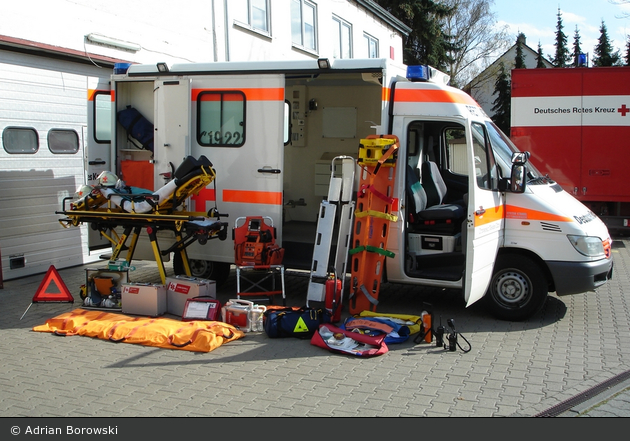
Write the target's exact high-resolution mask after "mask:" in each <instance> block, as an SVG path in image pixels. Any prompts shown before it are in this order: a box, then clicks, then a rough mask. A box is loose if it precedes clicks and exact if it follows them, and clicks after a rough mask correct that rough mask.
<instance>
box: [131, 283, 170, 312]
mask: <svg viewBox="0 0 630 441" xmlns="http://www.w3.org/2000/svg"><path fill="white" fill-rule="evenodd" d="M120 303H121V306H122V312H123V314H133V315H146V316H149V317H157V316H159V315H163V314H164V313H165V312H166V286H164V285H158V284H151V283H124V284H123V286H122V294H121V299H120Z"/></svg>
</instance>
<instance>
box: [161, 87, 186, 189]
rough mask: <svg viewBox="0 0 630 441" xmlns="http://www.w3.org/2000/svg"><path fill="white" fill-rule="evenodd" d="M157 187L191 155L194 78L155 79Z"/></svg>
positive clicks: (165, 181)
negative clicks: (192, 88) (191, 97)
mask: <svg viewBox="0 0 630 441" xmlns="http://www.w3.org/2000/svg"><path fill="white" fill-rule="evenodd" d="M154 93H155V102H156V105H155V113H154V121H155V138H154V153H153V155H154V164H155V169H154V176H153V178H154V187H153V188H154V189H156V190H157V189H159V188H161V187H162V186H163V185H165V184H166V183H167V182H168V181H170V179H171V175H172V174H173V172H174V171H175V169H176V168H177V167H178V166H179V165H180V164H181V163H182V162H183V160H184V159H185V158H186V157H187V156H188V155H190V140H189V133H190V79H189V78H187V77H181V78H175V79H158V80H156V81H155V86H154Z"/></svg>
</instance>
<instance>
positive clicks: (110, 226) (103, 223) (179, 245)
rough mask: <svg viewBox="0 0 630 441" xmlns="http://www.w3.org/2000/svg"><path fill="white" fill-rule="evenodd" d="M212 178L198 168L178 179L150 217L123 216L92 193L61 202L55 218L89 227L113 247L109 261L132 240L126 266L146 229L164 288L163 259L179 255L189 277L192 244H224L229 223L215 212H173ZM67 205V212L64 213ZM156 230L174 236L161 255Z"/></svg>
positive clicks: (205, 168) (66, 224) (209, 171)
mask: <svg viewBox="0 0 630 441" xmlns="http://www.w3.org/2000/svg"><path fill="white" fill-rule="evenodd" d="M215 176H216V175H215V172H214V170H213V169H212V167H211V166H208V165H202V166H200V167H199V169H197V170H196V171H195V173H194V174H192V175H189V176H186V177H184V178H183V179H181V181H182V182H183V183H182V184H181V185H178V186H177V188H176V189H175V191H174V192H173V193H172V194H171V195H170V196H169V197H168V198H166V199H165V200H164V201H158V203H156V204H155V206H154V208H153V210H152V212H150V213H136V212H133V211H131V212H125V211H123V209H122V208H121V207H119V206H116V205H114V204H112V203H111V200H110V199H109V198H106V197H105V196H103V195H102V194H101V193H100V192H94V193H93V194H90V195H88V196H87V197H86V198H84V199H82V200H81V201H78V202H76V201H75V202H72V200H73V199H74V198H73V197H67V198H64V199H63V201H62V210H61V211H56V212H55V214H59V215H63V216H65V217H64V218H62V219H59V223H60V224H61V225H62V226H63V227H64V228H71V227H77V226H80V225H81V224H84V223H87V224H90V227H91V228H92V229H94V230H96V231H98V232H99V233H100V235H101V236H102V237H104V238H105V239H107V240H108V241H109V242H110V243H111V244H112V246H113V249H112V257H111V259H112V260H115V259H118V258H119V257H120V254H121V252H122V251H123V250H124V249H125V247H126V243H127V240H129V238H131V243H130V245H129V247H127V255H126V260H127V262H128V263H129V264H131V261H132V260H133V254H134V251H135V249H136V245H137V243H138V238H139V236H140V233H141V232H142V229H146V231H147V234H148V236H149V240H150V242H151V247H152V249H153V255H154V257H155V260H156V262H157V264H158V270H159V272H160V277H161V279H162V283H163V284H166V271H165V269H164V260H163V259H162V256H163V255H167V254H169V253H170V252H173V251H175V252H177V251H179V253H180V256H181V258H182V263H183V267H184V272H185V274H186V275H187V276H191V275H192V274H191V270H190V263H189V261H188V254H187V253H186V248H187V247H188V246H189V245H191V244H192V243H193V242H195V241H197V242H199V243H200V244H201V245H204V244H205V243H206V242H207V241H208V240H211V239H217V238H218V239H220V240H225V239H226V238H227V228H228V223H227V222H221V221H220V216H221V215H219V214H218V213H217V212H216V210H210V211H209V212H208V213H203V212H191V211H185V206H184V207H183V208H184V210H182V211H176V209H177V208H178V207H180V206H181V205H182V204H183V203H184V201H185V200H186V199H187V198H188V197H190V196H192V195H197V194H199V192H200V191H201V190H202V189H204V188H206V187H207V186H208V185H209V184H211V183H212V182H213V181H214V179H215ZM134 197H138V199H137V200H140V196H133V195H130V198H131V200H132V204H133V198H134ZM141 198H142V200H146V195H141ZM68 204H69V206H70V209H69V210H68V209H66V207H67V206H68ZM223 216H226V215H223ZM117 227H122V228H123V232H122V234H118V232H117V231H116V230H115V229H116V228H117ZM159 230H168V231H172V232H173V233H174V234H175V239H176V242H175V244H173V245H172V246H171V247H169V248H168V249H167V250H164V251H161V250H160V247H159V244H158V241H157V232H158V231H159Z"/></svg>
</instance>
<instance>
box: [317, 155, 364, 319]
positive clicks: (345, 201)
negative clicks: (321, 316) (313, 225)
mask: <svg viewBox="0 0 630 441" xmlns="http://www.w3.org/2000/svg"><path fill="white" fill-rule="evenodd" d="M355 167H356V163H355V160H354V158H353V157H351V156H337V157H335V158H334V159H333V160H332V163H331V176H330V187H329V188H328V198H327V200H323V201H322V203H321V205H320V208H319V217H318V221H317V233H316V235H315V246H314V248H313V263H312V265H311V273H310V279H309V284H308V294H307V299H306V304H307V306H308V304H309V302H311V301H313V302H324V301H326V282H327V281H329V280H331V278H332V279H334V280H333V282H334V283H333V286H334V289H336V288H337V287H338V286H339V285H338V283H337V279H340V281H341V288H340V289H339V292H338V293H334V294H333V299H337V298H338V302H339V303H338V304H336V305H328V304H327V305H326V307H327V308H328V307H329V306H331V308H334V309H335V310H338V309H339V308H341V294H342V293H343V290H344V287H345V279H346V277H345V276H346V265H347V260H348V248H349V246H350V235H351V233H352V220H353V215H354V206H355V203H354V201H353V200H352V196H353V191H354V171H355ZM338 211H339V215H337V212H338ZM335 237H336V238H337V246H336V249H335V262H334V265H333V266H330V264H329V261H330V257H331V253H330V251H331V248H332V244H333V241H334V238H335ZM331 300H332V299H331ZM332 301H333V303H334V300H332ZM328 309H330V308H328ZM331 312H332V311H331Z"/></svg>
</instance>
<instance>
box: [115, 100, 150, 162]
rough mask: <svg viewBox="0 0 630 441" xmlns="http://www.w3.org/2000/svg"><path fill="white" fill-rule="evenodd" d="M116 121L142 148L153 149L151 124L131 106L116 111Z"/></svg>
mask: <svg viewBox="0 0 630 441" xmlns="http://www.w3.org/2000/svg"><path fill="white" fill-rule="evenodd" d="M118 122H119V123H120V124H121V125H122V126H123V127H124V128H125V130H127V134H128V135H129V136H131V137H133V138H135V139H136V140H137V141H138V142H139V143H140V144H142V148H143V149H144V150H150V151H153V124H152V123H151V122H150V121H149V120H148V119H146V118H145V117H144V116H142V115H141V114H140V112H138V110H136V109H134V108H133V107H131V106H127V108H126V109H123V110H121V111H119V112H118Z"/></svg>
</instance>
